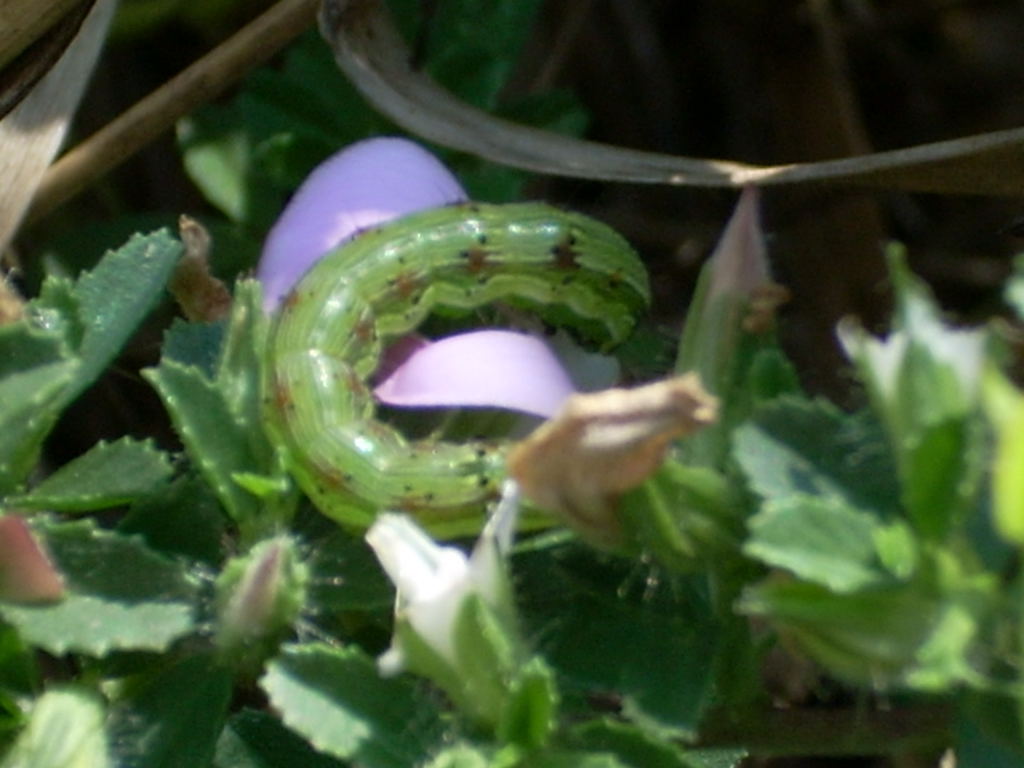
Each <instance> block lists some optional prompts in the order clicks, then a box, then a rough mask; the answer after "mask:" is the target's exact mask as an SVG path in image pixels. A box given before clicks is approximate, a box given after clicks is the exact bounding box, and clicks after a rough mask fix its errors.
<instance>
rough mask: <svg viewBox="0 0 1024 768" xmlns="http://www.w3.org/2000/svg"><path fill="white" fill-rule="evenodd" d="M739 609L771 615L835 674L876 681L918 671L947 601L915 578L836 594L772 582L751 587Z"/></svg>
mask: <svg viewBox="0 0 1024 768" xmlns="http://www.w3.org/2000/svg"><path fill="white" fill-rule="evenodd" d="M738 609H739V610H740V611H742V612H744V613H747V614H750V615H754V616H761V617H764V618H768V619H771V620H772V621H773V622H774V624H775V626H776V627H777V628H778V629H779V631H780V632H781V633H782V634H783V635H784V636H786V637H789V638H790V639H791V640H792V641H795V642H796V643H797V644H798V645H799V646H800V647H801V648H802V649H803V650H804V651H805V652H807V653H808V655H810V656H811V657H812V658H814V659H815V660H816V661H818V663H820V664H822V665H823V666H824V667H825V668H826V669H828V670H829V671H830V672H832V673H833V674H835V675H837V676H838V677H841V678H843V679H846V680H849V681H851V682H855V683H858V684H870V685H876V686H878V685H887V684H892V683H894V682H898V681H901V680H902V679H903V678H904V676H905V675H906V674H907V673H908V672H910V671H911V670H913V668H914V666H915V663H916V661H917V658H918V652H919V650H920V649H921V647H922V646H923V645H924V644H925V643H926V641H927V640H928V638H929V635H930V633H932V632H933V631H934V629H935V627H936V626H937V624H938V622H939V619H940V617H941V615H942V610H943V606H942V604H941V602H940V601H939V599H938V597H937V596H936V595H935V594H933V593H932V592H931V591H930V590H929V589H928V588H927V587H925V586H923V585H920V584H916V583H915V584H910V585H899V586H882V587H874V588H870V589H863V590H861V591H858V592H855V593H851V594H836V593H833V592H831V591H829V590H828V589H827V588H825V587H822V586H819V585H817V584H810V583H807V582H795V581H788V582H787V581H769V582H765V583H762V584H759V585H757V586H754V587H750V588H748V589H747V590H746V591H745V592H744V593H743V596H742V599H741V600H740V602H739V605H738Z"/></svg>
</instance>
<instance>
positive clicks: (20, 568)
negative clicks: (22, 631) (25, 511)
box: [0, 515, 64, 603]
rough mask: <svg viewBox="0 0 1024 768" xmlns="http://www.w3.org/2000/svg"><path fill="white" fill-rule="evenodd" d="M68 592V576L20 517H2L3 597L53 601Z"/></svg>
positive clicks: (0, 596) (0, 592) (0, 577)
mask: <svg viewBox="0 0 1024 768" xmlns="http://www.w3.org/2000/svg"><path fill="white" fill-rule="evenodd" d="M63 594H64V580H63V579H62V578H61V576H60V574H59V573H58V572H57V570H56V569H55V568H54V567H53V564H52V563H51V562H50V558H49V557H47V555H46V552H45V551H44V550H43V547H42V545H41V544H40V543H39V542H38V541H37V540H36V537H35V535H34V534H33V533H32V530H31V529H30V528H29V527H28V524H27V523H26V522H25V521H24V520H23V519H22V518H20V517H16V516H14V515H7V516H6V517H0V600H11V601H15V602H20V603H35V602H52V601H54V600H59V599H60V598H61V596H62V595H63Z"/></svg>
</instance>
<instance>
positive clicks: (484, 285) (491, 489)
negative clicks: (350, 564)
mask: <svg viewBox="0 0 1024 768" xmlns="http://www.w3.org/2000/svg"><path fill="white" fill-rule="evenodd" d="M649 300H650V290H649V286H648V279H647V273H646V271H645V269H644V267H643V264H642V263H641V262H640V260H639V258H638V257H637V255H636V253H635V252H634V251H633V249H632V248H631V247H630V246H629V244H628V243H627V242H626V241H625V240H624V239H623V238H622V237H621V236H620V235H619V234H618V233H616V232H615V231H614V230H612V229H611V228H609V227H608V226H606V225H604V224H602V223H601V222H598V221H595V220H593V219H591V218H588V217H586V216H583V215H581V214H577V213H571V212H566V211H561V210H558V209H556V208H553V207H551V206H548V205H544V204H540V203H522V204H511V205H490V204H482V203H465V204H460V205H455V206H449V207H445V208H438V209H432V210H429V211H423V212H420V213H415V214H411V215H408V216H405V217H402V218H400V219H397V220H395V221H393V222H389V223H388V224H386V225H384V226H381V227H379V228H374V229H370V230H367V231H364V232H362V233H360V234H359V235H358V236H356V237H355V238H354V239H352V240H350V241H348V242H346V243H344V244H343V245H341V246H339V247H338V248H336V249H335V250H334V251H332V252H331V253H329V254H327V255H326V256H325V257H323V258H322V259H321V260H320V261H319V262H318V263H317V264H316V265H315V266H314V267H313V268H312V269H310V271H309V272H308V273H307V274H306V275H305V276H304V277H303V278H302V280H301V281H300V282H299V284H298V285H297V286H296V287H295V288H294V289H293V290H292V292H291V293H290V294H289V295H288V297H287V298H286V299H285V301H284V303H283V304H282V306H281V308H280V310H279V311H278V314H277V315H276V316H275V318H274V320H273V324H272V327H271V330H270V337H269V351H268V365H267V371H266V375H265V410H266V423H267V430H268V434H269V435H270V437H271V439H272V440H273V441H274V442H275V443H277V444H278V445H280V446H282V447H283V448H284V453H285V456H286V461H287V464H288V469H289V471H290V472H291V473H292V474H293V475H294V477H295V478H296V480H297V482H298V483H299V485H300V487H301V488H302V489H303V490H304V491H305V492H306V494H307V495H308V496H309V497H310V498H311V499H312V500H313V502H314V503H315V504H316V505H317V506H318V507H319V508H320V509H321V510H322V511H323V512H324V513H325V514H327V515H329V516H330V517H332V518H334V519H336V520H338V521H340V522H342V523H343V524H346V525H351V526H354V527H358V528H365V527H368V526H369V525H370V524H372V522H373V520H374V518H375V517H376V515H377V513H378V512H379V511H381V510H384V509H388V510H404V511H407V512H409V513H411V514H413V515H414V516H415V517H417V519H418V520H419V521H420V522H421V523H423V524H424V525H426V526H427V527H428V528H429V529H430V530H431V531H432V532H434V533H435V534H436V535H439V536H457V535H465V534H469V533H473V532H476V531H478V530H479V527H480V525H481V522H482V519H483V512H484V507H485V505H486V503H487V502H488V501H490V500H492V499H493V498H495V496H496V494H497V490H498V488H499V486H500V483H501V481H502V479H503V478H504V453H505V451H504V445H503V444H502V443H500V442H495V441H491V442H469V443H450V442H443V441H437V440H433V441H427V440H421V441H410V440H407V439H406V438H405V437H403V436H402V434H400V433H399V432H398V431H397V430H396V429H395V428H393V427H391V426H390V425H388V424H385V423H384V422H382V421H380V420H378V419H377V418H376V417H375V408H376V407H375V402H374V398H373V395H372V392H371V390H370V387H369V386H368V384H367V380H368V379H369V377H370V376H371V375H372V374H373V373H374V371H375V369H376V368H377V365H378V363H379V360H380V357H381V353H382V349H383V348H385V347H386V345H387V344H388V343H389V342H390V341H391V340H393V339H395V338H397V337H400V336H403V335H405V334H407V333H409V332H411V331H413V330H414V329H416V327H417V326H418V325H419V324H420V323H421V322H422V321H423V320H424V319H425V318H426V317H427V316H428V315H429V314H430V313H431V312H432V311H434V310H435V309H438V308H449V309H457V310H472V309H475V308H477V307H481V306H483V305H485V304H490V303H493V302H503V303H506V304H510V305H514V306H517V307H524V308H527V309H529V310H531V311H534V312H536V314H538V315H539V316H540V317H541V318H542V319H544V320H545V321H546V322H549V323H551V324H554V325H559V326H568V327H570V328H572V329H573V330H574V331H575V332H576V334H577V335H578V336H580V337H582V338H584V339H586V340H588V341H590V342H592V343H595V344H596V345H597V346H599V347H602V348H608V347H611V346H613V345H615V344H617V343H619V342H621V341H622V340H623V339H624V338H625V337H626V336H627V335H628V334H629V332H630V331H631V330H632V327H633V325H634V321H635V318H636V316H637V314H638V313H640V312H641V311H643V310H644V309H645V308H646V306H647V304H648V303H649Z"/></svg>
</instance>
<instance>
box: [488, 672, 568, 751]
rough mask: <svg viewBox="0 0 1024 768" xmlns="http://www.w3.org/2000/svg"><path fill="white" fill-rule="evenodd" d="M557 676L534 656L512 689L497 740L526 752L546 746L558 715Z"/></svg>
mask: <svg viewBox="0 0 1024 768" xmlns="http://www.w3.org/2000/svg"><path fill="white" fill-rule="evenodd" d="M557 705H558V690H557V689H556V687H555V679H554V673H553V672H552V670H551V668H550V667H548V665H547V664H545V663H544V661H543V659H541V658H540V657H539V656H535V657H533V658H532V659H530V660H529V661H528V662H527V663H526V664H524V665H523V666H522V668H521V669H520V671H519V674H518V675H517V676H516V679H515V680H514V681H513V682H512V685H511V686H510V690H509V694H508V697H507V699H506V700H505V706H504V709H503V711H502V713H501V721H500V722H499V724H498V738H499V739H500V740H501V741H502V742H505V743H510V744H515V745H517V746H520V747H522V748H524V749H537V748H539V747H542V746H544V744H545V743H547V740H548V738H549V737H550V735H551V732H552V731H553V730H554V727H555V720H556V716H557V714H558V712H557V708H558V707H557Z"/></svg>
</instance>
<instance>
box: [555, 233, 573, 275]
mask: <svg viewBox="0 0 1024 768" xmlns="http://www.w3.org/2000/svg"><path fill="white" fill-rule="evenodd" d="M575 245H576V238H575V237H573V236H572V235H569V236H568V237H567V238H565V239H564V240H562V242H560V243H558V244H557V245H553V246H551V255H552V256H554V257H555V266H556V267H558V268H559V269H576V268H578V267H579V263H578V262H577V261H576V259H577V258H578V257H579V252H578V251H577V250H576V248H575V247H574V246H575Z"/></svg>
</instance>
